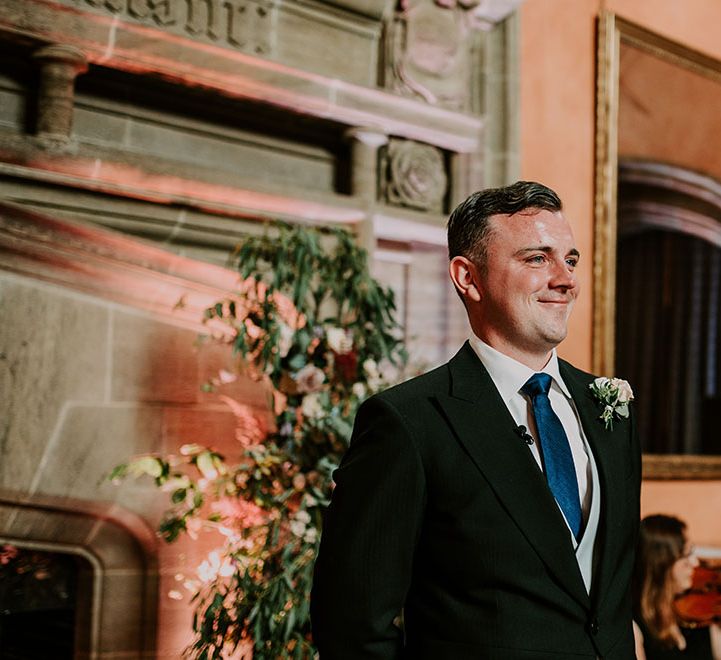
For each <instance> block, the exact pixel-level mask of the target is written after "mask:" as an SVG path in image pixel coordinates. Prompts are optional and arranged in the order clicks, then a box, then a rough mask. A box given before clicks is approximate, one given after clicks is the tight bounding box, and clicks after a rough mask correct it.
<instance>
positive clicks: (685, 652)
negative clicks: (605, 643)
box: [633, 515, 721, 660]
mask: <svg viewBox="0 0 721 660" xmlns="http://www.w3.org/2000/svg"><path fill="white" fill-rule="evenodd" d="M685 532H686V524H685V523H684V522H682V521H681V520H679V519H678V518H674V517H672V516H664V515H654V516H648V517H646V518H644V519H643V520H642V521H641V529H640V535H639V541H638V551H637V554H636V565H635V568H634V575H633V597H634V603H633V605H634V624H633V629H634V636H635V639H636V658H637V659H638V660H665V659H666V658H669V659H670V658H681V659H683V660H721V627H719V625H711V626H710V627H707V628H696V629H691V628H681V627H680V626H679V621H678V618H677V616H676V613H675V611H674V609H673V600H674V597H675V596H676V595H677V594H679V593H681V592H683V591H685V590H686V589H689V588H690V587H691V582H692V578H693V572H694V569H695V568H696V566H698V563H699V562H698V558H697V557H696V555H695V554H694V549H693V546H692V545H691V544H690V543H689V542H688V539H687V538H686V533H685Z"/></svg>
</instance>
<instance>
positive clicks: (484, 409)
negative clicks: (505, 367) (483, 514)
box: [437, 342, 590, 609]
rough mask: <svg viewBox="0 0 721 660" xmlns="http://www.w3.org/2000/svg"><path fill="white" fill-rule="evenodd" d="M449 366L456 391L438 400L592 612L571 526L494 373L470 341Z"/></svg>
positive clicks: (535, 542)
mask: <svg viewBox="0 0 721 660" xmlns="http://www.w3.org/2000/svg"><path fill="white" fill-rule="evenodd" d="M448 367H449V369H450V372H451V391H450V393H449V394H445V395H439V396H437V400H438V403H439V404H440V406H441V408H442V409H443V411H444V413H445V415H446V418H447V420H448V423H449V424H450V425H451V426H452V428H453V429H454V430H455V432H456V435H457V437H458V439H459V441H460V442H461V444H462V445H463V446H464V447H465V449H466V451H467V452H468V454H469V456H470V457H471V460H472V461H473V462H474V464H475V465H476V467H477V468H478V469H479V470H480V471H481V473H482V474H483V475H484V476H485V478H486V479H487V481H488V483H489V484H490V486H491V488H492V489H493V490H494V492H495V493H496V495H497V497H498V499H499V500H500V501H501V503H502V505H503V506H504V507H505V508H506V510H507V511H508V513H509V515H510V516H511V517H512V518H513V520H514V521H515V523H516V525H517V526H518V528H519V529H520V531H521V532H522V533H523V535H524V536H525V537H526V538H527V539H528V541H529V543H530V544H531V545H532V546H533V548H534V549H535V551H536V553H537V554H538V556H539V557H540V558H541V560H542V561H543V562H544V564H545V565H546V566H547V567H548V570H549V572H550V573H551V574H553V576H554V577H555V578H556V580H557V581H558V582H559V584H561V585H563V586H564V587H565V589H566V590H567V591H568V593H570V594H571V595H572V596H573V598H574V599H575V600H577V601H578V603H579V604H580V605H582V606H583V607H584V608H587V609H588V608H589V607H590V600H589V597H588V594H587V593H586V588H585V586H584V584H583V578H582V577H581V572H580V570H579V568H578V563H577V561H576V557H575V554H574V550H573V545H572V544H571V541H570V537H569V531H568V527H567V525H566V522H565V520H564V518H563V515H562V514H561V512H560V510H559V508H558V506H557V504H556V501H555V500H554V498H553V495H552V494H551V492H550V490H549V489H548V486H547V484H546V480H545V478H544V477H543V474H542V472H541V470H540V469H539V467H538V464H537V463H536V461H535V459H534V458H533V456H532V454H531V452H530V451H529V450H528V447H527V446H526V445H525V443H524V442H523V441H522V439H521V438H520V437H519V436H518V434H517V433H516V432H515V429H516V423H515V421H514V419H513V417H512V416H511V413H510V412H509V411H508V408H507V407H506V405H505V403H504V402H503V400H502V399H501V396H500V394H499V393H498V390H497V389H496V386H495V385H494V384H493V381H492V380H491V377H490V375H489V373H488V371H486V369H485V367H484V366H483V364H482V363H481V361H480V360H479V359H478V357H477V356H476V354H475V352H474V351H473V349H472V348H471V346H470V344H469V343H468V342H466V343H465V344H464V345H463V347H462V348H461V350H460V351H459V352H458V353H457V354H456V356H455V357H454V358H453V359H452V360H451V361H450V362H449V364H448Z"/></svg>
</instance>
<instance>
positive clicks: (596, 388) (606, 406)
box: [589, 377, 633, 431]
mask: <svg viewBox="0 0 721 660" xmlns="http://www.w3.org/2000/svg"><path fill="white" fill-rule="evenodd" d="M589 388H590V389H591V392H592V393H593V395H594V396H595V397H596V399H597V400H598V401H599V402H600V403H601V404H602V405H603V412H602V413H601V415H600V417H599V419H600V420H602V421H603V424H604V426H605V428H606V430H607V431H608V430H613V419H614V415H615V416H616V418H617V419H621V418H624V419H626V418H628V414H629V413H628V405H629V403H630V402H631V401H633V390H632V389H631V386H630V385H629V384H628V382H627V381H625V380H622V379H621V378H605V377H601V378H596V379H595V380H594V381H593V382H592V383H591V384H590V385H589Z"/></svg>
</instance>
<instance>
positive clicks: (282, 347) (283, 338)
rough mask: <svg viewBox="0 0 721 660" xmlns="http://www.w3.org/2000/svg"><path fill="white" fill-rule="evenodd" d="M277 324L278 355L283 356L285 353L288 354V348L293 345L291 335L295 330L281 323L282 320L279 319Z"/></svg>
mask: <svg viewBox="0 0 721 660" xmlns="http://www.w3.org/2000/svg"><path fill="white" fill-rule="evenodd" d="M278 325H279V327H280V337H279V338H278V355H280V357H282V358H284V357H285V356H286V355H288V351H290V348H291V346H292V345H293V337H294V335H295V330H293V328H291V327H290V326H289V325H288V324H287V323H283V322H282V321H280V322H279V323H278Z"/></svg>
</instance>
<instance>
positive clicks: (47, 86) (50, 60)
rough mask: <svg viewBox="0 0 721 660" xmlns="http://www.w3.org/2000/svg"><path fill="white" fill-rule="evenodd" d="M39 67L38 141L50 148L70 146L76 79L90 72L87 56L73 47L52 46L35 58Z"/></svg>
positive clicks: (39, 52) (45, 48)
mask: <svg viewBox="0 0 721 660" xmlns="http://www.w3.org/2000/svg"><path fill="white" fill-rule="evenodd" d="M33 58H34V59H35V60H37V62H38V64H39V66H40V88H39V90H38V121H37V131H36V132H37V137H38V139H39V140H40V142H41V143H43V144H45V145H47V146H63V145H66V144H68V143H69V142H70V134H71V131H72V126H73V107H74V97H75V78H76V76H77V75H78V74H79V73H83V72H85V71H87V69H88V63H87V60H86V58H85V55H84V54H83V53H82V52H81V51H80V50H78V49H77V48H75V47H73V46H65V45H62V44H53V45H51V46H45V47H43V48H41V49H40V50H38V51H36V52H35V53H34V54H33Z"/></svg>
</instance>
